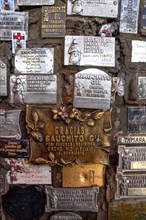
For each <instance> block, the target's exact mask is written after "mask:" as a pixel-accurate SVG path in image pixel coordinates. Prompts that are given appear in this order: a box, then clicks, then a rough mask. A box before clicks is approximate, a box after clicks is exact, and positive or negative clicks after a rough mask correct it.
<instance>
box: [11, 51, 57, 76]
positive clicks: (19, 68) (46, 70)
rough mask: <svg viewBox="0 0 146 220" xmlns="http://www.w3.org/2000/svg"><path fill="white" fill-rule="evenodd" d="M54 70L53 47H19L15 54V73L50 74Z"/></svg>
mask: <svg viewBox="0 0 146 220" xmlns="http://www.w3.org/2000/svg"><path fill="white" fill-rule="evenodd" d="M53 72H54V49H53V48H32V49H20V50H19V51H18V52H17V53H16V56H15V73H17V74H18V73H20V74H52V73H53Z"/></svg>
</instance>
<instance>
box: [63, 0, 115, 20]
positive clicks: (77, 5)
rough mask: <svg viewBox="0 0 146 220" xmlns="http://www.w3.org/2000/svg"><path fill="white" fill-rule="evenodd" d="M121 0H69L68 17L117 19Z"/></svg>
mask: <svg viewBox="0 0 146 220" xmlns="http://www.w3.org/2000/svg"><path fill="white" fill-rule="evenodd" d="M118 1H119V0H115V1H114V0H68V1H67V14H68V15H83V16H97V17H110V18H116V17H117V15H118Z"/></svg>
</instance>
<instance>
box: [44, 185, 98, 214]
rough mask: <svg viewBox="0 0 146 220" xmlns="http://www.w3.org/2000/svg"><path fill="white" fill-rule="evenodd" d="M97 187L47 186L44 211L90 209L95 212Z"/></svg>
mask: <svg viewBox="0 0 146 220" xmlns="http://www.w3.org/2000/svg"><path fill="white" fill-rule="evenodd" d="M98 193H99V188H98V187H97V188H90V189H89V188H79V189H74V188H64V189H63V188H47V187H46V194H47V205H46V212H51V211H59V210H64V211H91V212H97V211H98V206H97V199H98Z"/></svg>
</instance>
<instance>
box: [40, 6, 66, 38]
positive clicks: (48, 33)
mask: <svg viewBox="0 0 146 220" xmlns="http://www.w3.org/2000/svg"><path fill="white" fill-rule="evenodd" d="M65 23H66V5H62V6H51V7H42V37H43V38H45V37H64V36H65V27H66V26H65Z"/></svg>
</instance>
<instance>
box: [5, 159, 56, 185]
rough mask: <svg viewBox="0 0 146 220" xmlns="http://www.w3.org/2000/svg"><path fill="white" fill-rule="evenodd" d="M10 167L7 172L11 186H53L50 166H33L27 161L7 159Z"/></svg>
mask: <svg viewBox="0 0 146 220" xmlns="http://www.w3.org/2000/svg"><path fill="white" fill-rule="evenodd" d="M5 161H6V162H7V163H8V164H9V165H10V171H8V172H7V182H8V183H9V184H27V185H31V184H51V183H52V177H51V167H50V166H48V165H39V166H38V165H33V164H30V163H29V162H28V160H26V159H13V158H12V159H5Z"/></svg>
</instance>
